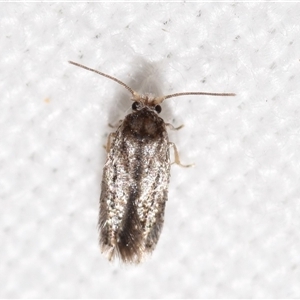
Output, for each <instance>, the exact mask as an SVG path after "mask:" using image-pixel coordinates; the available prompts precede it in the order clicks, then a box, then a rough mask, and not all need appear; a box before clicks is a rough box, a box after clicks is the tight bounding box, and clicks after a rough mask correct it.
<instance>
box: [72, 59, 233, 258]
mask: <svg viewBox="0 0 300 300" xmlns="http://www.w3.org/2000/svg"><path fill="white" fill-rule="evenodd" d="M69 63H71V64H73V65H75V66H78V67H81V68H83V69H86V70H89V71H92V72H95V73H97V74H99V75H102V76H104V77H107V78H109V79H111V80H114V81H116V82H117V83H119V84H120V85H122V86H124V87H125V88H126V89H127V90H128V91H129V92H130V93H131V95H132V98H131V100H132V101H133V104H132V113H130V114H128V115H127V116H126V117H125V119H124V120H123V121H121V123H120V125H119V127H118V129H117V131H116V132H114V133H111V134H110V135H109V137H108V141H107V147H106V150H107V160H106V163H105V166H104V170H103V177H102V183H101V196H100V212H99V222H98V225H99V233H100V247H101V251H102V252H103V253H104V254H106V256H107V257H108V259H109V260H113V259H115V258H116V257H119V258H120V259H121V260H122V261H123V262H125V263H139V262H141V261H142V260H143V259H144V257H145V256H147V255H148V254H151V253H152V252H153V250H154V249H155V247H156V245H157V242H158V239H159V236H160V234H161V230H162V227H163V223H164V213H165V205H166V202H167V200H168V185H169V181H170V168H171V159H170V149H171V148H172V149H173V151H174V157H175V161H174V162H175V163H176V164H178V165H181V166H183V165H182V164H181V162H180V160H179V155H178V151H177V148H176V146H175V144H174V143H171V142H170V141H169V138H168V133H167V127H170V128H171V129H179V128H174V127H173V126H172V125H171V124H168V123H165V122H164V120H163V119H162V118H160V117H159V116H158V114H159V113H160V112H161V104H162V102H163V101H165V100H166V99H169V98H173V97H178V96H186V95H209V96H235V94H233V93H207V92H185V93H175V94H170V95H167V96H159V97H155V96H153V95H151V94H145V95H140V94H138V93H137V92H136V91H134V90H133V89H131V88H130V87H129V86H127V85H126V84H125V83H123V82H122V81H120V80H119V79H117V78H115V77H112V76H110V75H107V74H105V73H102V72H99V71H97V70H95V69H91V68H88V67H86V66H83V65H81V64H78V63H76V62H72V61H69Z"/></svg>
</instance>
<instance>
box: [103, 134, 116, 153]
mask: <svg viewBox="0 0 300 300" xmlns="http://www.w3.org/2000/svg"><path fill="white" fill-rule="evenodd" d="M115 136H116V133H115V132H111V133H110V134H109V135H108V138H107V143H106V147H105V146H104V148H105V150H106V152H107V153H108V152H109V150H110V146H111V141H112V139H113V138H115Z"/></svg>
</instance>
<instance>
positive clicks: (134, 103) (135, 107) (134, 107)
mask: <svg viewBox="0 0 300 300" xmlns="http://www.w3.org/2000/svg"><path fill="white" fill-rule="evenodd" d="M139 106H140V104H139V103H138V102H137V101H135V102H133V103H132V106H131V107H132V110H137V109H138V108H139Z"/></svg>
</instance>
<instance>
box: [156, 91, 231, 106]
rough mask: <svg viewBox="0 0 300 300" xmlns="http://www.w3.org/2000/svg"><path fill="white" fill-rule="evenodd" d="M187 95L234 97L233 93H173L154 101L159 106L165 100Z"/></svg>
mask: <svg viewBox="0 0 300 300" xmlns="http://www.w3.org/2000/svg"><path fill="white" fill-rule="evenodd" d="M188 95H202V96H203V95H205V96H235V95H236V94H234V93H207V92H186V93H175V94H170V95H167V96H162V97H157V98H156V99H155V104H160V103H162V102H163V101H165V100H166V99H169V98H173V97H179V96H188Z"/></svg>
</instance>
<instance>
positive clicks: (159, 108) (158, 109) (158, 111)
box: [155, 105, 161, 114]
mask: <svg viewBox="0 0 300 300" xmlns="http://www.w3.org/2000/svg"><path fill="white" fill-rule="evenodd" d="M155 111H156V112H157V113H158V114H159V113H160V112H161V106H160V105H156V106H155Z"/></svg>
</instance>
